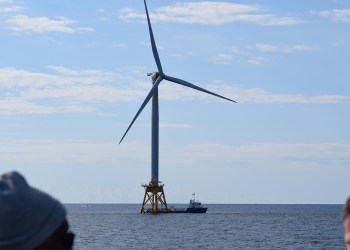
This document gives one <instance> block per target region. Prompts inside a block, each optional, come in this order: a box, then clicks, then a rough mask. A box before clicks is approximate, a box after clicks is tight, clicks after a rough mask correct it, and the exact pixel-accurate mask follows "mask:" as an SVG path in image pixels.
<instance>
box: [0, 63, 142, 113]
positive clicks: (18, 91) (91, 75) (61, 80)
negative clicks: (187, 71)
mask: <svg viewBox="0 0 350 250" xmlns="http://www.w3.org/2000/svg"><path fill="white" fill-rule="evenodd" d="M48 68H49V69H51V70H53V71H54V72H53V73H52V72H50V73H42V72H31V71H25V70H19V69H15V68H0V89H1V93H2V94H1V95H0V102H1V105H0V113H2V114H17V113H62V112H89V111H93V110H95V109H96V106H98V105H99V104H101V103H115V102H125V101H132V100H136V99H141V98H142V97H144V96H145V95H146V92H147V88H144V87H140V86H137V88H136V87H135V86H133V85H132V84H131V85H128V86H127V87H124V86H123V85H122V83H125V82H130V79H128V78H126V77H123V76H121V75H120V74H118V73H115V72H107V71H100V70H72V69H68V68H65V67H61V66H49V67H48Z"/></svg>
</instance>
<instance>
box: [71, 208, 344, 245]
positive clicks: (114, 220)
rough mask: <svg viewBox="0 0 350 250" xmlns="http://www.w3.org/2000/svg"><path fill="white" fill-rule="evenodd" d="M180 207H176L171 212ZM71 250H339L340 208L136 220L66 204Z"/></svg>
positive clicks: (133, 211) (212, 211)
mask: <svg viewBox="0 0 350 250" xmlns="http://www.w3.org/2000/svg"><path fill="white" fill-rule="evenodd" d="M180 206H182V207H184V206H185V205H177V207H180ZM66 207H67V209H68V218H69V221H70V225H71V228H72V231H74V232H75V233H76V235H77V236H76V241H75V248H74V249H78V250H79V249H84V250H85V249H93V250H95V249H96V250H104V249H199V248H200V249H330V250H333V249H345V245H344V240H343V238H344V237H343V228H342V218H341V210H342V206H341V205H210V204H209V205H208V207H209V209H208V212H207V213H206V214H158V215H151V214H139V208H140V206H139V205H134V204H132V205H126V204H116V205H109V204H108V205H107V204H92V205H89V206H86V205H80V204H68V205H66Z"/></svg>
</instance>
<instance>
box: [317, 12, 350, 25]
mask: <svg viewBox="0 0 350 250" xmlns="http://www.w3.org/2000/svg"><path fill="white" fill-rule="evenodd" d="M319 14H320V16H322V17H329V18H331V19H332V20H333V21H335V22H341V23H350V9H334V10H324V11H321V12H319Z"/></svg>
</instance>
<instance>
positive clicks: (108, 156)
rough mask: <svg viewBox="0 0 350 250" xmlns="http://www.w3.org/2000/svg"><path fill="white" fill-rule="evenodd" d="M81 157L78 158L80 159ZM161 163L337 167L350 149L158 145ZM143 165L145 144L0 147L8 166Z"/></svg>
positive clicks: (334, 145) (60, 143)
mask: <svg viewBox="0 0 350 250" xmlns="http://www.w3.org/2000/svg"><path fill="white" fill-rule="evenodd" d="M82 155H83V156H84V157H82ZM161 158H162V162H163V164H177V165H185V166H186V165H196V166H197V165H206V164H210V165H212V164H211V163H212V162H215V163H216V165H217V166H221V165H222V164H228V165H232V164H234V163H235V162H239V163H240V164H245V165H247V166H250V167H264V168H279V169H282V168H293V167H297V168H298V167H299V168H300V167H301V166H302V167H303V168H307V167H310V166H312V167H314V166H318V167H320V166H321V167H322V166H326V167H342V166H348V164H349V163H350V145H349V144H341V143H318V144H312V143H311V144H303V143H294V144H289V143H283V144H272V143H269V144H264V143H260V144H243V145H229V144H191V145H183V146H181V148H179V147H178V146H177V145H163V147H162V148H161ZM130 159H132V161H134V162H148V161H149V145H148V144H143V143H137V142H123V144H122V145H118V144H117V142H109V143H106V142H95V141H84V140H58V141H57V140H14V141H6V142H2V143H0V160H1V162H11V163H16V162H17V163H18V162H20V163H22V162H23V163H26V164H28V163H29V164H30V163H38V162H40V163H41V164H43V165H45V166H46V165H47V164H63V163H69V164H74V163H97V162H99V163H102V162H111V161H113V162H115V161H118V162H119V163H122V162H123V161H125V162H126V161H127V162H129V163H130Z"/></svg>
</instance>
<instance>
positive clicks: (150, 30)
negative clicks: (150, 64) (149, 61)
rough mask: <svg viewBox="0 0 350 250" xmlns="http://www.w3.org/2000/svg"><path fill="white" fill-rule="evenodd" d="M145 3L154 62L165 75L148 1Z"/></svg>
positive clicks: (144, 0)
mask: <svg viewBox="0 0 350 250" xmlns="http://www.w3.org/2000/svg"><path fill="white" fill-rule="evenodd" d="M143 2H144V3H145V9H146V14H147V22H148V29H149V36H150V38H151V45H152V51H153V56H154V60H155V61H156V64H157V68H158V71H159V73H163V69H162V65H161V64H160V60H159V55H158V51H157V46H156V42H155V41H154V37H153V31H152V26H151V21H150V19H149V15H148V9H147V4H146V0H143Z"/></svg>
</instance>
